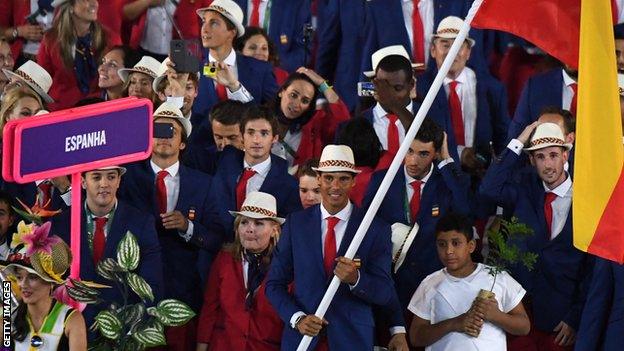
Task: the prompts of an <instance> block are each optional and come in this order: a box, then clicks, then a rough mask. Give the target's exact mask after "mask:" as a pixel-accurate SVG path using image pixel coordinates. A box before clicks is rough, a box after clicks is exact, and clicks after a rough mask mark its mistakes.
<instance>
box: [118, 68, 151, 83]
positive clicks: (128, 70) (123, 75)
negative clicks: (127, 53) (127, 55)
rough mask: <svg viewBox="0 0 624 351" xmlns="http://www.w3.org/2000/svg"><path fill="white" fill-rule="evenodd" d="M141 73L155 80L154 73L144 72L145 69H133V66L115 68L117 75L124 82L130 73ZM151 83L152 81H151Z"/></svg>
mask: <svg viewBox="0 0 624 351" xmlns="http://www.w3.org/2000/svg"><path fill="white" fill-rule="evenodd" d="M135 72H136V73H143V74H145V75H146V76H148V77H150V78H152V79H153V80H156V78H157V77H156V75H155V74H154V75H151V74H149V73H146V72H145V71H140V70H138V69H134V68H121V69H119V70H117V75H118V76H119V78H121V81H122V82H124V83H126V82H127V81H128V77H129V76H130V73H135ZM152 84H153V81H152Z"/></svg>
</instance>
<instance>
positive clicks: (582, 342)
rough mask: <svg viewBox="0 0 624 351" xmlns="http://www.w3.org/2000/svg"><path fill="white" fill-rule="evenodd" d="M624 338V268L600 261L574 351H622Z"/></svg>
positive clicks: (610, 262) (601, 259)
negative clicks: (620, 350) (622, 339)
mask: <svg viewBox="0 0 624 351" xmlns="http://www.w3.org/2000/svg"><path fill="white" fill-rule="evenodd" d="M623 334H624V266H623V265H621V264H617V263H615V262H612V261H609V260H605V259H603V258H600V257H597V258H596V264H595V265H594V271H593V274H592V280H591V284H590V286H589V291H588V293H587V302H586V303H585V308H584V309H583V316H582V317H581V325H580V327H579V330H578V333H577V339H576V344H575V350H578V351H583V350H605V351H608V350H619V349H621V348H622V341H621V337H622V335H623Z"/></svg>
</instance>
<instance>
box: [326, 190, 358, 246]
mask: <svg viewBox="0 0 624 351" xmlns="http://www.w3.org/2000/svg"><path fill="white" fill-rule="evenodd" d="M320 209H321V249H322V252H323V257H325V236H327V218H329V217H336V218H338V219H340V221H338V223H336V226H335V227H334V233H335V234H336V252H338V250H339V249H340V243H341V242H342V238H343V237H344V233H345V230H347V224H348V223H349V218H350V217H351V212H353V204H351V201H349V203H347V206H345V208H343V209H342V210H340V211H339V212H338V213H336V214H334V215H332V214H330V213H329V212H328V211H327V210H326V209H325V207H324V206H323V204H322V203H321V205H320Z"/></svg>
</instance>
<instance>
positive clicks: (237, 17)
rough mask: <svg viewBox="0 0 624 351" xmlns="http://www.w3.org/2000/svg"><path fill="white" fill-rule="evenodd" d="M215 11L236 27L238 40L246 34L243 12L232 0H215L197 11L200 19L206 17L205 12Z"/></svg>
mask: <svg viewBox="0 0 624 351" xmlns="http://www.w3.org/2000/svg"><path fill="white" fill-rule="evenodd" d="M206 11H215V12H218V13H220V14H221V15H223V17H225V18H227V19H228V20H229V21H230V22H232V23H233V24H234V26H235V27H236V36H237V37H238V38H240V37H242V36H243V34H245V26H243V10H241V8H240V6H238V4H236V3H235V2H234V1H232V0H214V1H213V2H212V4H210V6H208V7H202V8H200V9H198V10H197V11H195V12H196V13H197V15H198V16H199V17H202V19H203V17H204V12H206Z"/></svg>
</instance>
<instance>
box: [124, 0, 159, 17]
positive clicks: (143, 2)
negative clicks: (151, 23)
mask: <svg viewBox="0 0 624 351" xmlns="http://www.w3.org/2000/svg"><path fill="white" fill-rule="evenodd" d="M161 3H162V1H161V0H137V1H134V2H131V3H129V4H126V5H124V7H123V16H124V19H126V20H128V21H133V20H135V19H136V18H137V17H139V16H141V14H143V12H145V11H146V10H147V9H148V8H149V7H151V6H158V5H160V4H161Z"/></svg>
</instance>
